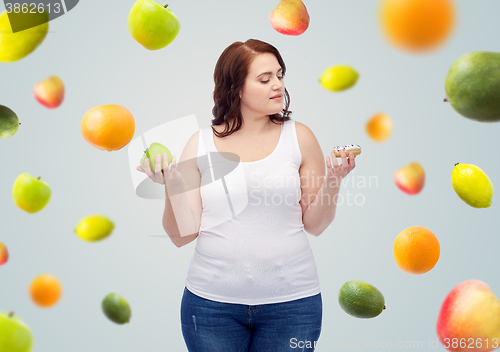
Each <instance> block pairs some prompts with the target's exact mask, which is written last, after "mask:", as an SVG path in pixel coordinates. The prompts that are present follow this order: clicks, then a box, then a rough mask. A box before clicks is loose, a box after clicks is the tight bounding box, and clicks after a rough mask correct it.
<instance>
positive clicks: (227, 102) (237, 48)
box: [212, 39, 292, 137]
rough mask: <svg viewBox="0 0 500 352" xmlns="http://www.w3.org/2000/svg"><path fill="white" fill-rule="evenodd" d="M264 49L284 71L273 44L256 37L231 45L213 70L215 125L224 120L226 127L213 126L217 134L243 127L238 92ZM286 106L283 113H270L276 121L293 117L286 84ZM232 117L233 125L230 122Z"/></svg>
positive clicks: (279, 56)
mask: <svg viewBox="0 0 500 352" xmlns="http://www.w3.org/2000/svg"><path fill="white" fill-rule="evenodd" d="M263 53H271V54H273V55H274V56H275V57H276V59H277V60H278V63H279V64H280V66H281V69H282V75H283V76H284V75H285V71H286V67H285V63H284V62H283V59H282V58H281V55H280V53H279V51H278V49H276V48H275V47H274V46H272V45H271V44H268V43H265V42H263V41H260V40H256V39H249V40H247V41H246V42H244V43H243V42H234V43H233V44H231V45H230V46H228V47H227V48H226V49H225V50H224V51H223V52H222V54H221V56H220V57H219V60H217V64H216V65H215V70H214V82H215V88H214V103H215V105H214V107H213V109H212V114H213V115H214V119H213V120H212V126H213V125H222V124H225V125H226V128H225V129H224V131H223V132H222V133H219V132H217V131H216V130H215V129H214V128H213V127H212V130H213V131H214V133H215V134H216V135H217V136H218V137H226V136H228V135H230V134H231V133H233V132H236V131H237V130H239V129H240V128H241V125H242V116H241V110H240V105H241V101H240V95H239V92H240V90H241V89H242V88H243V86H244V84H245V79H246V77H247V75H248V68H249V67H250V63H251V62H252V61H253V59H254V57H255V56H256V55H259V54H263ZM284 102H285V107H284V108H283V110H282V111H281V113H276V114H274V115H269V118H270V119H271V121H272V122H273V123H276V124H283V123H284V122H285V121H288V120H290V117H289V115H290V114H291V113H292V112H291V111H289V110H288V107H289V106H290V96H289V95H288V91H287V90H286V88H285V92H284ZM231 121H233V122H234V123H233V124H232V127H231V128H230V127H229V123H230V122H231Z"/></svg>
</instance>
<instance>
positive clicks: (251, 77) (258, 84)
mask: <svg viewBox="0 0 500 352" xmlns="http://www.w3.org/2000/svg"><path fill="white" fill-rule="evenodd" d="M284 91H285V85H284V82H283V75H282V71H281V66H280V64H279V63H278V60H277V59H276V57H275V56H274V55H273V54H270V53H264V54H259V55H257V56H255V58H254V60H253V61H252V63H251V64H250V67H249V69H248V75H247V77H246V80H245V84H244V86H243V89H242V90H241V92H240V99H241V112H242V114H248V113H250V114H252V115H273V114H276V113H279V112H280V111H281V110H283V94H284Z"/></svg>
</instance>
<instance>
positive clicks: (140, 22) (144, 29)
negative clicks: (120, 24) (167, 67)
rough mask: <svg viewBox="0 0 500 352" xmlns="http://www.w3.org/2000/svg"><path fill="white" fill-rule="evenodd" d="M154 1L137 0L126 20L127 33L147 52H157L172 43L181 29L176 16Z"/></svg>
mask: <svg viewBox="0 0 500 352" xmlns="http://www.w3.org/2000/svg"><path fill="white" fill-rule="evenodd" d="M167 6H168V4H167V5H165V6H163V5H162V4H161V3H159V2H158V1H156V0H137V1H136V2H135V4H134V6H132V8H131V9H130V12H129V14H128V19H127V26H128V31H129V33H130V35H131V36H132V38H134V39H135V40H137V41H138V42H139V43H140V44H141V45H142V46H143V47H145V48H146V49H148V50H158V49H161V48H164V47H166V46H167V45H169V44H170V43H172V42H173V41H174V39H175V38H176V37H177V34H179V31H180V29H181V23H180V22H179V19H178V18H177V16H176V15H175V14H174V13H173V12H172V10H170V9H169V8H167Z"/></svg>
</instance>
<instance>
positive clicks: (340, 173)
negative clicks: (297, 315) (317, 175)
mask: <svg viewBox="0 0 500 352" xmlns="http://www.w3.org/2000/svg"><path fill="white" fill-rule="evenodd" d="M340 157H341V158H342V164H341V165H339V164H338V163H337V157H336V156H335V153H334V152H333V151H332V152H331V160H332V162H330V157H326V166H327V173H326V177H327V179H328V180H335V179H336V181H338V182H339V185H340V182H342V180H343V179H344V177H346V176H347V175H348V174H349V172H351V171H352V170H353V169H354V167H355V166H356V162H355V159H356V156H355V155H354V153H353V152H352V151H351V152H349V158H348V157H347V155H346V154H345V150H344V149H341V150H340ZM332 164H333V165H332Z"/></svg>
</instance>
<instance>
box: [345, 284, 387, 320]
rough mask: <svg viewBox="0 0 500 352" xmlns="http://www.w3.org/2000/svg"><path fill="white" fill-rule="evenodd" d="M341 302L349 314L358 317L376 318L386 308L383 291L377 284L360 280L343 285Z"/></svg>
mask: <svg viewBox="0 0 500 352" xmlns="http://www.w3.org/2000/svg"><path fill="white" fill-rule="evenodd" d="M339 304H340V307H341V308H342V309H343V310H344V311H345V312H346V313H347V314H349V315H352V316H354V317H356V318H374V317H376V316H377V315H379V314H380V313H382V311H383V310H384V309H385V299H384V296H383V295H382V293H381V292H380V291H379V290H378V289H377V288H376V287H375V286H373V285H371V284H369V283H367V282H364V281H359V280H351V281H347V282H346V283H345V284H343V285H342V287H341V288H340V291H339Z"/></svg>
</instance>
